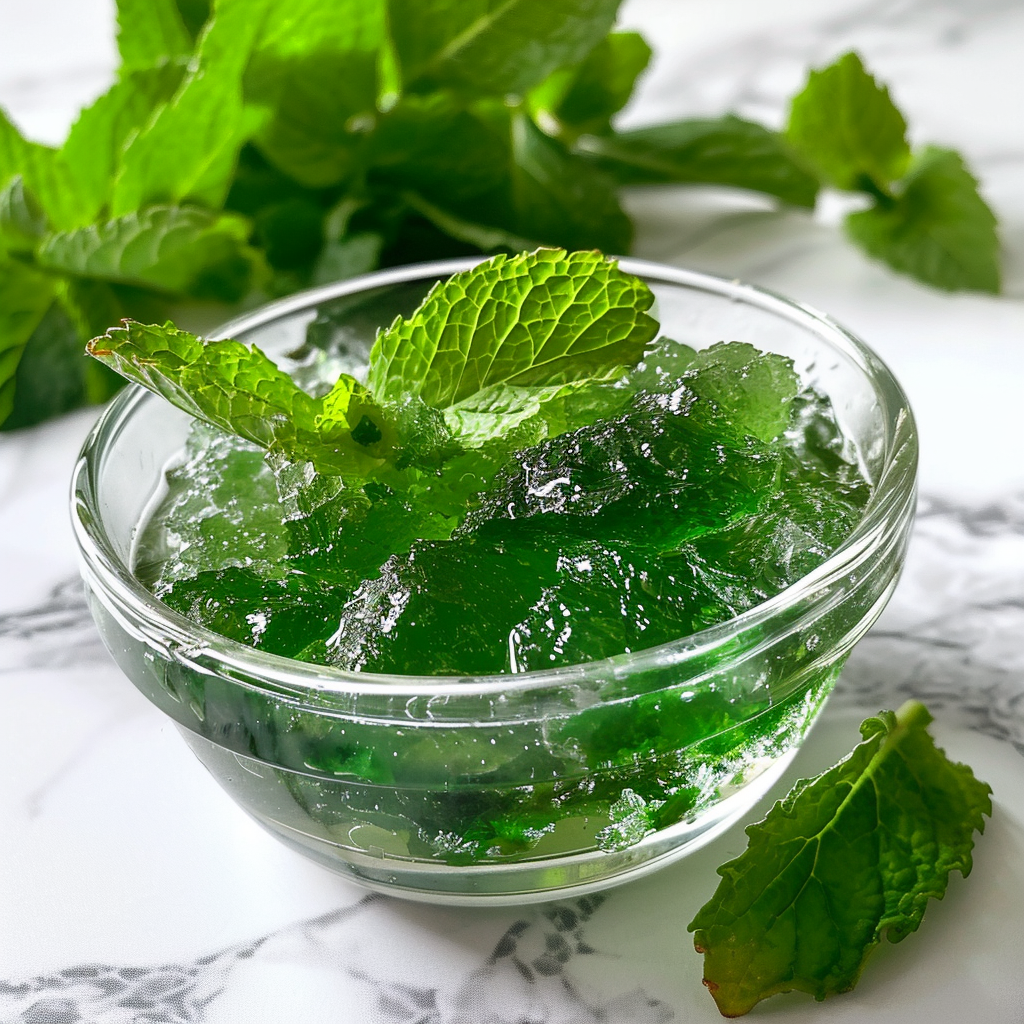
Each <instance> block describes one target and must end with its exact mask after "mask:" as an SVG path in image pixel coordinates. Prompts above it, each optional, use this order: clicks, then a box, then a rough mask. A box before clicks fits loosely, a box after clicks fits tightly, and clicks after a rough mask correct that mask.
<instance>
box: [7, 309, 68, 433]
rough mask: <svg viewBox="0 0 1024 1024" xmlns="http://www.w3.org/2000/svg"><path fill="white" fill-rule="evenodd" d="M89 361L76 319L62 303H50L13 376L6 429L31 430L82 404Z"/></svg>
mask: <svg viewBox="0 0 1024 1024" xmlns="http://www.w3.org/2000/svg"><path fill="white" fill-rule="evenodd" d="M86 367H87V361H86V360H85V359H83V358H82V338H81V336H80V335H79V333H78V331H77V329H76V326H75V322H74V320H73V319H72V318H71V317H70V316H69V315H68V313H67V310H66V309H65V308H64V306H63V305H62V304H61V302H60V301H56V300H55V301H53V302H51V303H50V304H49V306H48V307H47V309H46V312H45V313H44V314H43V317H42V319H41V320H40V321H39V323H38V324H37V325H36V328H35V330H34V331H33V332H32V335H31V337H30V338H29V339H28V342H27V343H26V345H25V347H24V350H23V352H22V355H21V359H20V360H19V362H18V367H17V369H16V370H15V373H14V396H13V397H14V401H13V403H12V404H11V409H10V414H9V415H8V417H7V419H6V420H5V421H4V423H3V429H4V430H16V429H20V428H21V427H31V426H33V425H34V424H36V423H42V422H43V421H44V420H48V419H51V418H52V417H54V416H60V415H61V414H62V413H65V412H70V411H71V410H72V409H76V408H78V406H80V405H82V404H83V403H84V402H85V401H86V399H87V395H88V383H87V374H86Z"/></svg>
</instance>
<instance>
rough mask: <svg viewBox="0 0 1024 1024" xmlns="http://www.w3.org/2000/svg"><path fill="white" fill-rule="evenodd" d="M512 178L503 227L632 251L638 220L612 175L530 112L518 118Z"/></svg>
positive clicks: (578, 245)
mask: <svg viewBox="0 0 1024 1024" xmlns="http://www.w3.org/2000/svg"><path fill="white" fill-rule="evenodd" d="M511 177H512V183H511V193H512V197H511V204H510V210H509V213H510V216H509V217H508V218H507V219H505V220H504V222H503V223H502V225H501V226H503V227H509V228H512V229H513V230H515V231H516V233H517V234H520V235H523V236H525V237H527V238H539V239H540V240H541V241H542V242H543V243H544V244H545V245H562V246H565V247H566V248H567V249H598V250H600V251H601V252H607V253H626V252H629V250H630V248H631V247H632V242H633V225H632V223H631V222H630V219H629V217H627V216H626V214H625V212H624V211H623V209H622V207H621V205H620V204H619V198H618V193H617V191H616V188H615V184H614V182H613V181H612V179H611V178H610V177H608V176H607V175H606V174H605V173H604V172H603V171H602V170H600V169H598V168H596V167H592V166H590V165H589V164H588V163H587V161H585V160H582V159H580V158H579V157H577V156H575V155H573V154H572V153H570V152H569V151H568V150H567V149H566V148H565V147H564V146H563V144H562V143H561V142H559V141H558V140H556V139H552V138H549V137H548V136H547V135H545V134H544V133H543V132H542V131H541V130H540V129H539V128H538V127H537V126H536V125H535V124H534V123H533V121H532V120H530V118H529V117H527V116H526V115H525V114H519V115H517V116H514V117H513V119H512V165H511Z"/></svg>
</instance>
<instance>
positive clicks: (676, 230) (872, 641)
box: [0, 0, 1024, 1024]
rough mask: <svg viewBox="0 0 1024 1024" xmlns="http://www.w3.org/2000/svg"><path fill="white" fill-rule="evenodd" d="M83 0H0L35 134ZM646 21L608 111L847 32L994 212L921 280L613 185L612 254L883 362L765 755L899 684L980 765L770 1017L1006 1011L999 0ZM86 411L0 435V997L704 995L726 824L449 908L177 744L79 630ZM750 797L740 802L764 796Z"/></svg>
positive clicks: (823, 737) (1022, 775)
mask: <svg viewBox="0 0 1024 1024" xmlns="http://www.w3.org/2000/svg"><path fill="white" fill-rule="evenodd" d="M112 19H113V15H112V3H110V2H108V0H34V2H33V3H32V4H29V3H28V2H27V0H0V104H3V105H4V106H5V107H6V108H7V109H8V110H9V111H10V112H11V114H12V115H13V116H14V117H15V118H16V120H18V121H19V123H21V124H22V126H23V127H24V128H25V129H26V130H28V131H29V132H30V133H32V134H34V135H35V136H36V137H39V138H43V139H47V140H51V141H57V140H59V138H60V137H61V135H62V134H63V132H64V130H66V127H67V124H68V122H69V120H70V118H71V117H72V116H73V114H74V112H75V110H76V109H77V107H78V106H79V105H80V104H81V103H83V102H85V101H86V100H88V99H89V98H91V96H93V95H95V94H97V93H98V92H99V91H101V90H102V89H103V88H104V87H105V86H106V84H107V82H108V80H109V78H110V76H111V69H112V67H113V61H114V50H113V42H112ZM623 20H624V21H625V22H626V23H628V24H630V25H636V26H638V27H640V28H641V29H642V30H643V31H645V33H647V34H648V36H649V38H650V39H651V40H652V41H653V42H654V43H655V44H656V46H657V47H658V57H657V63H656V65H655V67H654V70H653V71H652V73H651V74H650V75H649V77H648V79H647V80H646V82H645V84H644V87H643V89H642V91H641V95H640V99H639V101H638V102H637V103H636V105H635V106H634V107H633V108H632V109H631V111H630V117H631V118H632V119H633V120H634V121H636V122H641V121H644V120H650V119H655V118H661V117H678V116H686V115H691V114H714V113H719V112H722V111H724V110H727V109H733V110H736V111H738V112H739V113H741V114H747V115H754V116H757V117H760V118H764V119H766V120H768V121H772V122H778V121H779V120H780V119H781V116H782V112H783V106H784V101H785V98H786V97H787V96H788V95H790V94H791V93H792V92H793V91H794V89H795V88H796V87H797V86H798V85H799V83H800V82H801V80H802V78H803V75H804V74H805V70H806V68H807V66H808V65H814V64H821V63H823V62H825V61H827V60H828V59H829V58H831V57H833V56H834V55H836V54H838V53H840V52H842V51H844V50H846V49H848V48H851V47H856V48H857V49H859V50H860V51H861V53H862V54H863V55H864V56H865V58H866V61H867V63H868V65H869V66H870V67H871V68H872V69H873V70H874V71H875V72H876V73H877V74H878V75H879V76H880V77H881V78H882V79H884V80H885V81H887V82H888V83H889V84H890V86H891V89H892V91H893V93H894V96H895V98H896V99H897V102H898V103H899V104H900V105H901V106H902V108H903V109H904V111H905V112H906V114H907V116H908V120H909V122H910V125H911V129H912V133H913V137H914V140H915V141H933V142H937V143H940V144H946V145H951V146H954V147H956V148H959V149H960V150H962V151H963V152H964V153H965V155H966V156H967V158H968V161H969V162H970V164H971V166H972V167H973V169H974V170H975V173H976V174H977V175H978V176H979V177H980V178H981V180H982V182H983V186H984V192H985V194H986V196H987V197H988V199H989V201H990V203H991V204H992V206H993V207H994V208H995V210H996V212H997V214H998V216H999V218H1000V220H1001V223H1002V237H1003V241H1004V246H1005V277H1006V283H1005V294H1004V295H1003V296H1001V297H998V298H992V297H987V296H976V295H946V294H942V293H939V292H935V291H932V290H929V289H927V288H925V287H923V286H921V285H917V284H915V283H913V282H911V281H909V280H907V279H904V278H900V277H897V276H896V275H894V274H893V273H891V272H890V271H888V270H887V269H885V268H884V267H882V266H879V265H876V264H873V263H870V262H868V261H867V260H866V259H865V258H863V257H862V256H861V255H860V254H859V253H858V252H857V251H856V250H855V249H853V248H852V247H851V246H850V245H849V244H848V243H847V242H846V241H845V240H844V239H843V237H842V235H841V233H840V232H839V231H838V230H837V228H836V220H837V217H838V205H837V204H834V203H828V202H826V203H823V204H822V206H821V208H820V209H819V211H818V212H817V213H816V214H815V215H814V216H813V217H812V216H810V215H808V214H805V213H802V212H785V213H779V212H775V211H772V210H770V209H768V207H767V206H765V205H764V204H761V203H759V202H757V201H754V200H746V199H737V198H735V197H728V196H724V195H722V194H718V193H714V192H712V191H701V192H699V193H698V192H685V191H683V190H674V189H666V190H656V191H651V192H647V193H638V194H636V195H634V196H632V197H631V198H630V200H629V206H630V209H631V212H632V213H633V214H634V216H635V218H636V220H637V223H638V226H639V240H638V245H637V253H638V254H639V255H642V256H645V257H648V258H651V259H657V260H662V261H666V262H669V263H674V264H677V265H680V266H687V267H692V268H695V269H701V270H709V271H712V272H715V273H722V274H727V275H729V276H735V277H740V278H745V279H747V280H749V281H752V282H754V283H757V284H761V285H764V286H767V287H769V288H772V289H774V290H777V291H779V292H782V293H784V294H788V295H791V296H793V297H795V298H798V299H801V300H803V301H805V302H808V303H810V304H811V305H813V306H816V307H818V308H819V309H823V310H826V311H828V312H829V313H831V314H832V315H833V316H835V317H836V318H837V319H839V320H840V321H842V322H844V323H845V324H846V325H847V326H849V327H851V328H852V329H853V330H854V331H856V332H857V333H859V334H860V335H861V336H862V337H863V338H864V339H865V340H867V341H868V343H869V344H870V345H872V346H873V347H874V348H875V349H876V350H877V351H878V352H879V353H880V354H881V355H882V356H883V358H884V359H885V360H886V361H887V362H889V364H890V365H891V366H892V367H893V369H894V370H895V372H896V374H897V376H898V377H899V378H900V379H901V380H902V382H903V384H904V386H905V388H906V390H907V392H908V394H909V395H910V398H911V402H912V404H913V406H914V408H915V410H916V414H917V418H918V421H919V428H920V433H921V438H922V463H921V488H922V494H923V499H922V505H921V512H920V517H919V522H918V525H917V527H916V530H915V535H914V539H913V543H912V548H911V554H910V560H909V564H908V567H907V571H906V573H905V576H904V579H903V581H902V583H901V585H900V588H899V590H898V592H897V595H896V597H895V598H894V600H893V602H892V604H891V605H890V607H889V609H888V610H887V611H886V613H885V615H884V616H883V618H882V620H881V621H880V622H879V623H878V626H877V627H876V628H875V629H874V630H873V632H872V633H871V634H870V635H869V637H868V638H867V639H866V640H865V641H864V642H863V643H862V644H861V646H860V647H859V648H858V650H857V651H856V652H855V654H854V655H853V657H852V658H851V661H850V663H849V666H848V668H847V670H846V672H845V673H844V675H843V678H842V679H841V681H840V683H839V686H838V688H837V691H836V694H835V695H834V697H833V698H832V702H831V704H830V706H829V708H828V709H827V711H826V713H825V715H824V716H823V720H822V722H821V723H820V725H819V726H818V727H817V729H816V730H815V733H814V734H813V735H812V737H811V739H810V740H809V741H808V744H807V746H806V747H805V748H804V750H802V751H801V754H800V755H799V757H798V759H797V762H796V763H795V765H794V767H793V769H792V770H791V772H790V775H789V776H788V777H787V780H785V782H784V785H786V784H788V782H790V781H792V779H793V778H794V777H795V775H800V774H803V775H806V774H809V773H813V772H815V771H817V770H819V769H821V768H823V767H824V766H825V765H827V764H829V763H831V762H832V761H833V760H834V759H835V758H836V756H837V755H838V754H839V753H841V752H844V751H845V750H847V749H849V747H850V746H851V745H852V743H853V742H854V739H855V737H856V723H857V722H858V721H859V719H860V717H862V716H863V714H865V713H868V714H870V713H873V712H874V711H876V710H877V709H878V708H879V707H882V706H890V707H891V706H896V705H898V704H899V703H900V702H901V701H902V699H903V698H904V697H905V696H907V695H910V694H914V695H917V696H920V697H921V698H922V699H924V700H925V701H926V703H928V705H929V706H930V707H931V709H932V710H933V712H934V713H935V715H936V718H937V720H938V721H937V725H936V732H937V735H938V737H939V738H940V740H941V741H942V742H943V743H945V744H946V746H947V747H948V749H949V751H950V753H952V754H954V755H955V756H957V757H959V758H961V759H963V760H966V761H968V762H969V763H971V764H972V765H973V766H974V768H975V770H976V771H977V773H978V774H979V775H980V776H981V777H982V778H986V779H988V780H989V781H991V782H992V784H993V786H994V789H995V797H994V801H995V814H994V816H993V819H992V821H991V824H990V826H989V828H988V830H987V833H986V835H985V837H984V839H983V840H982V841H981V842H980V843H979V846H978V849H977V854H976V865H975V871H974V873H973V874H972V877H971V878H970V879H969V880H968V881H966V882H965V881H963V880H961V879H960V878H959V877H958V876H956V877H954V879H953V880H952V882H951V885H950V892H949V894H948V895H947V898H946V899H945V900H944V901H943V902H942V903H941V904H935V905H933V906H932V907H931V908H930V909H929V911H928V916H927V920H926V922H925V925H924V927H923V929H922V931H921V933H920V934H919V935H916V936H913V937H911V938H910V939H909V940H908V941H907V942H906V943H903V944H900V945H899V946H888V945H886V946H884V947H883V948H882V949H880V950H879V951H878V953H877V954H876V955H875V958H874V959H875V961H876V962H874V963H873V964H871V965H870V968H869V970H868V972H867V973H866V975H865V977H864V979H863V981H862V983H861V984H860V985H859V986H858V988H857V989H856V991H855V992H853V993H851V994H849V995H846V996H843V997H840V998H837V999H835V1000H833V1001H832V1002H831V1003H830V1004H828V1006H827V1007H820V1006H818V1005H816V1004H814V1003H813V1002H812V1001H810V1000H808V999H806V998H803V997H797V996H785V997H781V998H779V999H777V1000H772V1001H771V1003H770V1004H767V1003H766V1004H762V1005H761V1007H759V1008H758V1010H756V1011H755V1013H759V1014H762V1015H763V1016H766V1017H771V1018H772V1019H776V1020H784V1021H789V1020H794V1021H796V1020H804V1019H811V1018H812V1017H816V1018H817V1019H823V1015H825V1016H827V1019H829V1020H834V1021H850V1022H868V1021H882V1020H885V1021H888V1020H895V1019H900V1020H903V1021H920V1022H925V1021H939V1022H945V1021H950V1022H952V1021H957V1022H960V1021H967V1020H971V1021H978V1022H1017V1024H1019V1022H1022V1021H1024V981H1022V975H1024V970H1022V968H1024V953H1022V950H1024V785H1021V783H1022V782H1024V760H1022V756H1024V459H1022V458H1021V456H1020V454H1019V451H1018V448H1017V445H1018V443H1019V442H1018V439H1019V438H1020V436H1021V434H1022V425H1024V423H1022V421H1024V402H1022V401H1021V395H1024V121H1022V120H1021V113H1020V112H1021V110H1022V109H1024V75H1022V74H1021V73H1020V64H1021V58H1022V57H1024V4H1022V3H1020V0H972V2H970V3H966V2H964V0H890V2H887V3H882V2H877V0H834V2H832V3H830V4H827V5H822V4H820V3H816V2H813V0H760V2H755V0H719V2H717V3H715V4H708V3H704V2H702V0H635V2H630V3H628V4H627V5H626V7H625V10H624V19H623ZM93 418H94V413H92V412H88V411H87V412H83V413H78V414H75V415H72V416H69V417H66V418H65V419H63V420H61V421H59V422H55V423H51V424H47V425H44V426H42V427H38V428H35V429H32V430H28V431H24V432H21V433H18V434H14V435H2V436H0V694H2V698H3V714H2V716H0V1024H13V1022H20V1024H75V1022H86V1021H88V1022H100V1024H128V1022H138V1024H143V1022H145V1024H149V1022H157V1021H161V1022H164V1021H166V1022H181V1024H185V1022H188V1024H199V1022H202V1024H241V1022H257V1024H259V1022H264V1021H266V1022H274V1024H285V1022H291V1021H296V1022H302V1024H321V1022H323V1024H328V1022H330V1024H348V1022H364V1021H366V1022H378V1021H379V1022H408V1024H413V1022H420V1024H541V1022H545V1024H590V1022H599V1021H601V1022H608V1024H634V1022H636V1024H642V1022H655V1021H659V1022H661V1021H713V1020H717V1019H719V1018H718V1016H717V1012H716V1011H715V1009H714V1006H713V1004H712V1003H711V1000H710V999H709V998H708V997H707V994H706V993H705V992H704V991H703V989H702V988H701V985H700V974H701V960H700V958H699V957H698V956H696V955H695V954H694V953H693V951H692V944H691V937H690V936H689V935H687V933H686V931H685V925H686V923H687V922H688V921H689V920H690V919H691V918H692V916H693V914H694V912H695V911H696V910H697V908H698V907H699V906H700V905H701V904H702V903H703V902H704V900H705V899H706V898H707V896H708V895H709V893H710V892H711V890H712V888H713V885H714V867H715V866H716V865H717V864H718V863H721V862H722V861H724V860H726V859H728V857H731V856H734V855H735V854H737V853H738V852H739V851H740V850H741V849H742V848H743V845H744V837H743V835H742V830H741V829H739V828H736V829H733V830H732V831H731V832H729V833H727V834H726V835H725V836H723V837H722V838H721V839H719V840H717V841H716V843H715V844H713V845H712V846H711V847H708V848H706V849H705V850H704V851H702V852H701V853H699V854H697V855H695V856H693V857H691V858H689V859H687V860H684V861H683V862H680V863H677V864H675V865H674V866H672V867H669V868H667V869H665V870H664V871H662V872H660V873H658V874H656V875H654V876H651V877H649V878H646V879H644V880H642V881H638V882H635V883H632V884H630V885H627V886H624V887H622V888H619V889H616V890H612V891H610V892H608V893H606V894H603V895H602V896H599V897H590V898H584V899H583V900H578V901H572V902H570V903H566V904H555V905H541V906H536V907H532V908H522V909H515V908H513V909H505V910H494V909H489V910H479V911H475V910H456V909H439V908H433V907H427V906H419V905H413V904H409V903H405V902H402V901H399V900H394V899H388V898H384V897H380V896H367V895H366V894H365V893H363V892H362V891H360V890H359V889H357V888H355V887H354V886H353V885H351V884H350V883H348V882H347V881H345V880H343V879H341V878H339V877H336V876H334V875H332V874H330V873H328V872H327V871H325V870H324V869H321V868H320V867H317V866H316V865H314V864H312V863H309V862H307V861H305V860H304V859H302V858H301V857H299V856H298V855H296V854H294V853H292V852H290V851H289V850H287V849H285V848H284V847H283V846H280V845H279V844H278V843H277V842H276V841H275V840H274V839H272V838H271V837H269V836H268V835H266V834H265V833H264V832H262V831H261V830H260V829H259V828H258V827H257V826H256V825H255V824H254V823H253V822H251V821H250V820H249V819H248V818H247V817H246V816H245V815H244V814H243V813H242V812H241V811H240V810H238V809H237V808H236V807H235V805H234V804H232V803H231V801H230V800H229V798H228V797H227V796H226V795H225V794H223V793H222V792H221V791H220V790H219V789H218V788H217V787H216V786H215V785H213V784H212V783H211V782H210V780H209V779H208V778H207V777H206V775H205V773H204V771H203V770H202V767H201V766H200V764H199V763H198V762H197V761H196V760H195V758H193V757H192V755H191V754H190V753H189V751H188V750H187V748H186V747H185V745H184V744H183V743H182V742H181V740H180V739H179V737H178V736H177V735H176V733H175V731H174V729H173V728H172V727H171V725H170V723H169V722H168V721H167V720H166V719H164V718H163V717H162V716H161V715H160V713H159V712H157V711H156V710H155V709H154V708H152V707H151V706H150V705H149V704H147V702H146V701H145V700H144V698H143V697H142V696H140V695H139V694H138V693H137V692H136V691H135V690H134V689H133V688H132V687H131V686H130V685H129V684H128V682H127V681H126V680H125V679H124V678H123V677H122V676H121V674H120V672H119V671H118V670H117V669H116V668H115V666H114V665H113V664H112V662H111V661H110V659H109V658H108V657H107V655H106V654H105V652H104V651H103V649H102V647H101V645H100V642H99V640H98V637H97V636H96V633H95V632H94V629H93V627H92V623H91V620H90V618H89V614H88V612H87V610H86V608H85V604H84V601H83V599H82V596H81V590H80V586H79V583H78V578H77V569H76V563H75V555H74V551H73V547H72V540H71V533H70V527H69V523H68V515H67V511H66V492H67V486H68V479H69V476H70V472H71V467H72V464H73V462H74V459H75V456H76V453H77V449H78V446H79V445H80V443H81V441H82V439H83V437H84V435H85V432H86V431H87V429H88V427H89V425H90V423H91V422H92V420H93ZM766 806H767V805H766V804H762V805H761V810H762V811H763V810H764V809H765V808H766Z"/></svg>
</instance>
